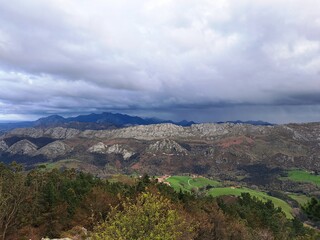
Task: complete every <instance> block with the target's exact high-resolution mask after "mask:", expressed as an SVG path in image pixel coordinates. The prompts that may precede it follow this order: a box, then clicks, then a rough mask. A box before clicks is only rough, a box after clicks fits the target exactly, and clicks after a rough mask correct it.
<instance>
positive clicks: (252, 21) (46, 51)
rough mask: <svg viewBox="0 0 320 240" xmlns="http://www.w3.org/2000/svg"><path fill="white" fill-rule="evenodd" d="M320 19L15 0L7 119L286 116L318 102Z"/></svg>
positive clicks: (1, 20)
mask: <svg viewBox="0 0 320 240" xmlns="http://www.w3.org/2000/svg"><path fill="white" fill-rule="evenodd" d="M319 12H320V5H319V4H318V3H317V0H306V1H304V2H303V4H302V3H301V1H298V0H282V1H276V0H268V1H267V0H262V1H253V0H240V1H236V2H234V1H230V0H218V1H207V0H199V1H192V0H175V1H173V0H166V1H145V0H134V1H130V2H128V1H124V0H119V1H116V2H115V1H102V0H94V1H90V2H87V1H74V0H67V1H56V0H49V1H40V0H25V1H19V0H12V1H7V2H4V3H2V4H1V6H0V16H1V17H0V115H2V116H4V115H5V114H34V115H41V113H43V114H49V113H63V114H71V113H79V112H81V113H82V112H91V111H100V110H101V111H103V110H115V111H124V112H126V111H128V112H130V111H136V112H140V113H141V114H142V115H151V114H155V115H158V114H160V115H163V116H166V114H167V115H168V117H172V118H183V117H184V116H186V117H188V114H187V113H189V112H191V113H192V112H193V113H194V114H193V115H194V116H195V115H197V116H198V115H199V117H197V116H196V118H198V119H200V120H201V119H203V120H206V121H207V120H208V119H209V118H213V119H215V120H219V119H224V118H226V117H230V118H232V119H235V118H237V116H239V118H245V119H249V118H252V119H257V118H259V117H260V118H261V119H262V120H264V119H271V120H272V122H277V121H278V120H277V119H278V118H281V119H283V120H279V121H285V119H286V117H285V115H288V116H290V117H288V118H287V119H288V121H289V120H290V119H292V116H293V114H291V113H292V112H295V111H294V110H292V109H293V108H295V109H297V112H298V110H299V111H303V109H306V108H308V107H310V109H317V107H318V106H320V99H319V97H318V96H320V84H319V83H320V82H319V75H320V73H319V69H320V42H319V39H320V18H319V14H318V13H319ZM301 106H307V107H304V108H302V107H301ZM272 107H275V108H277V109H278V110H277V111H275V112H274V113H273V111H272V110H271V109H272ZM237 109H242V110H243V112H242V111H238V110H237ZM259 109H263V110H261V111H259ZM266 109H267V110H266ZM289 109H290V110H289ZM308 109H309V108H308ZM310 109H309V110H308V114H306V116H308V118H309V119H310V120H311V119H314V118H316V117H318V115H317V114H316V113H314V117H312V116H311V115H312V111H311V110H310ZM304 111H307V110H304ZM157 113H158V114H157ZM258 113H259V114H258ZM264 113H265V116H264ZM208 114H209V116H207V115H208ZM255 114H256V115H255ZM191 115H192V114H191ZM246 116H248V117H246ZM280 116H283V117H280ZM226 120H230V119H226ZM297 120H299V119H298V117H297ZM306 121H307V119H306Z"/></svg>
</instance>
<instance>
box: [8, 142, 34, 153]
mask: <svg viewBox="0 0 320 240" xmlns="http://www.w3.org/2000/svg"><path fill="white" fill-rule="evenodd" d="M37 149H38V147H37V146H36V145H35V144H33V143H32V142H30V141H28V140H26V139H24V140H20V141H18V142H16V143H15V144H13V145H12V146H10V147H9V148H8V149H7V151H8V152H9V153H11V154H20V155H29V156H32V155H34V154H35V153H36V152H37Z"/></svg>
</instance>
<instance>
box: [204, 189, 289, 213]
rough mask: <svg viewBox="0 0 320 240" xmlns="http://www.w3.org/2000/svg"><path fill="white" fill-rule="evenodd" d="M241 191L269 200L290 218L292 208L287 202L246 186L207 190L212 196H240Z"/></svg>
mask: <svg viewBox="0 0 320 240" xmlns="http://www.w3.org/2000/svg"><path fill="white" fill-rule="evenodd" d="M241 193H249V194H250V195H251V196H255V197H257V198H258V199H260V200H262V201H267V200H271V201H272V202H273V204H274V205H275V207H281V208H282V211H283V212H284V213H285V214H286V216H287V218H290V219H292V218H293V216H292V208H291V207H290V205H289V204H288V203H286V202H285V201H283V200H281V199H279V198H275V197H272V196H269V195H267V194H266V193H264V192H259V191H255V190H252V189H248V188H231V187H224V188H213V189H210V190H209V191H208V194H210V195H211V196H213V197H219V196H225V195H233V196H240V195H241Z"/></svg>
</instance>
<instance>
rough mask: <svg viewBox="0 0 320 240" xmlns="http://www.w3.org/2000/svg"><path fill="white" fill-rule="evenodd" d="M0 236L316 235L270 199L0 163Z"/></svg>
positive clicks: (126, 177)
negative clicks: (216, 194) (211, 193)
mask: <svg viewBox="0 0 320 240" xmlns="http://www.w3.org/2000/svg"><path fill="white" fill-rule="evenodd" d="M0 233H1V237H2V239H7V240H11V239H12V240H13V239H41V238H42V237H51V238H53V237H70V238H72V239H86V238H88V237H91V239H117V240H118V239H183V240H185V239H196V240H200V239H281V240H283V239H317V238H316V234H317V232H316V231H315V230H312V229H310V228H306V227H304V226H303V224H302V223H301V222H300V221H299V220H298V219H296V218H294V219H292V220H290V219H288V218H286V216H285V214H284V213H283V212H282V210H281V209H280V208H275V207H274V205H273V203H272V202H271V201H267V202H262V201H260V200H258V199H257V198H255V197H251V196H250V195H249V194H242V195H241V196H240V197H220V198H213V197H210V196H206V195H201V194H197V195H196V194H191V193H187V192H185V193H184V192H181V191H180V192H176V191H175V190H174V189H173V188H171V187H170V186H168V185H166V184H162V183H158V182H157V180H156V179H155V178H149V177H148V176H147V175H144V176H142V177H130V176H122V177H121V179H117V181H108V180H104V179H100V178H97V177H95V176H93V175H91V174H87V173H83V172H78V171H75V170H63V171H62V170H61V171H59V170H50V171H49V170H46V169H44V168H41V167H40V168H37V169H34V170H32V171H29V172H25V171H23V169H22V167H21V166H20V165H18V164H15V163H13V164H11V165H8V166H6V165H4V164H1V165H0Z"/></svg>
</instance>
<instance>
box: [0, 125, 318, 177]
mask: <svg viewBox="0 0 320 240" xmlns="http://www.w3.org/2000/svg"><path fill="white" fill-rule="evenodd" d="M42 139H45V140H46V141H47V142H43V143H42V142H41V141H42ZM48 139H49V140H50V141H49V140H48ZM39 142H40V144H39ZM0 154H2V155H3V156H4V157H6V158H8V159H9V160H10V159H14V160H18V161H19V157H17V156H16V155H24V156H25V158H23V159H24V160H21V161H25V162H28V161H27V160H26V159H27V158H28V157H33V158H35V157H37V158H36V159H33V160H34V161H46V160H48V159H50V160H52V159H53V160H55V161H56V160H60V159H66V158H68V159H69V158H70V159H75V160H78V161H80V162H82V163H85V164H87V168H90V166H91V165H92V166H93V167H92V168H94V169H96V168H97V167H98V168H100V169H101V171H103V172H104V173H108V172H110V171H112V172H123V171H125V172H129V173H130V172H134V171H138V172H149V173H182V172H194V173H212V172H218V171H229V170H230V171H233V170H235V169H237V168H238V166H241V165H248V164H249V165H250V164H261V163H262V164H267V165H270V166H273V167H281V168H292V167H298V168H306V169H310V170H320V123H310V124H288V125H276V126H253V125H247V124H232V123H226V124H194V125H192V126H190V127H181V126H177V125H173V124H158V125H147V126H135V127H127V128H121V129H114V130H85V131H80V130H76V129H71V128H62V127H56V128H44V129H40V128H26V129H15V130H13V131H10V132H8V133H6V134H5V135H2V136H1V137H0ZM89 165H90V166H89Z"/></svg>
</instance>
